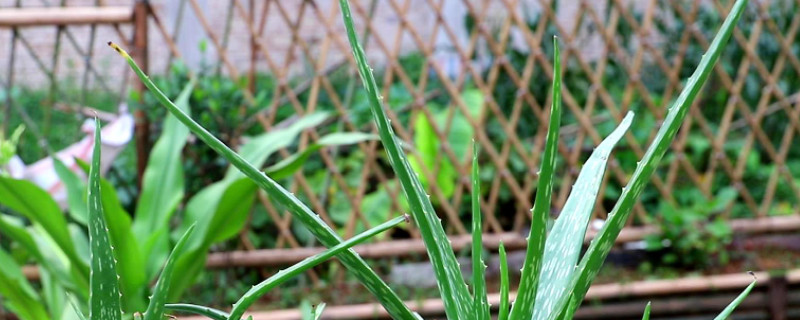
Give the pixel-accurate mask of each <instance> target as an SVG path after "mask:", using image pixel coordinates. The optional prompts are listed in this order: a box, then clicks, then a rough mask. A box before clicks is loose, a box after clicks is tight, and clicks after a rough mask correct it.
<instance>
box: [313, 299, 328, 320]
mask: <svg viewBox="0 0 800 320" xmlns="http://www.w3.org/2000/svg"><path fill="white" fill-rule="evenodd" d="M324 310H325V303H320V304H318V305H317V307H316V308H314V320H319V319H322V311H324Z"/></svg>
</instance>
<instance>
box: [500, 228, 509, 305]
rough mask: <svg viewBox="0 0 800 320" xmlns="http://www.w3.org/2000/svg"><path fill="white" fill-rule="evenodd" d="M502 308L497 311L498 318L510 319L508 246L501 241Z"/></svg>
mask: <svg viewBox="0 0 800 320" xmlns="http://www.w3.org/2000/svg"><path fill="white" fill-rule="evenodd" d="M499 251H500V310H499V311H498V312H497V320H508V287H509V282H508V258H507V257H506V247H505V246H503V243H502V242H501V243H500V250H499Z"/></svg>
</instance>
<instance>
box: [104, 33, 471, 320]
mask: <svg viewBox="0 0 800 320" xmlns="http://www.w3.org/2000/svg"><path fill="white" fill-rule="evenodd" d="M109 45H110V46H111V47H113V48H114V50H116V51H117V52H118V53H119V54H120V55H121V56H122V57H123V58H125V60H126V61H127V62H128V65H130V67H131V68H132V69H133V71H134V73H136V75H137V76H138V77H139V79H140V80H141V81H142V82H143V83H144V85H145V86H147V88H148V89H149V90H150V91H151V92H153V93H154V94H155V96H156V98H157V99H158V101H159V102H161V104H162V105H163V106H164V107H165V108H167V110H169V112H170V113H172V114H173V115H175V116H176V117H177V118H178V120H180V121H181V122H182V123H183V124H184V125H186V126H187V127H189V129H190V130H191V131H192V132H193V133H194V134H195V135H196V136H197V137H198V138H199V139H200V140H202V141H203V142H205V143H206V144H207V145H208V146H209V147H210V148H212V149H213V150H214V151H216V152H217V153H218V154H220V155H221V156H223V157H224V158H225V159H226V160H228V161H229V162H230V163H231V165H233V166H234V167H236V168H237V169H238V170H239V171H241V174H243V175H245V176H247V177H248V178H250V179H252V180H253V181H254V182H255V183H256V184H257V185H258V186H259V187H260V188H262V189H264V191H265V192H266V193H267V194H269V196H270V197H272V198H273V199H274V200H276V201H277V202H278V203H280V204H282V205H283V206H284V207H286V208H287V209H288V210H289V212H291V213H292V214H293V215H294V217H295V218H296V219H297V221H300V222H302V223H303V224H304V225H305V226H306V228H308V229H309V230H310V231H311V233H313V234H314V236H315V237H317V239H319V240H320V243H322V244H323V245H325V246H327V247H333V246H336V245H337V244H339V243H341V242H342V240H341V238H339V236H338V235H337V234H336V232H335V231H334V230H333V229H331V228H330V226H328V225H326V224H325V222H324V221H323V220H322V219H321V218H320V217H319V216H318V215H317V214H315V213H314V212H313V211H311V209H310V208H308V206H306V205H305V204H303V203H302V202H301V201H300V200H299V199H298V198H297V197H295V196H294V195H293V194H291V193H290V192H289V191H288V190H286V189H285V188H283V187H282V186H281V185H279V184H278V183H277V182H275V180H272V179H270V178H269V177H267V176H266V175H265V174H264V173H263V172H261V171H260V170H259V169H258V168H256V167H255V166H253V165H252V164H251V163H249V162H248V161H247V160H245V159H244V158H243V157H242V156H240V155H239V154H237V153H235V152H233V150H231V149H230V148H228V147H227V146H226V145H225V144H224V143H222V141H219V139H217V138H216V137H214V136H213V135H212V134H211V133H209V132H208V130H206V129H205V128H203V127H202V126H201V125H199V124H198V123H197V122H195V121H194V120H192V118H191V117H189V116H188V115H187V114H185V113H184V112H182V111H181V110H180V109H178V108H177V107H176V106H175V104H173V103H172V101H170V100H169V98H167V97H166V96H164V94H163V93H162V92H161V91H160V90H159V89H158V88H157V87H156V86H155V84H153V82H152V81H151V80H150V78H149V77H147V75H145V74H144V72H142V69H141V68H139V66H138V65H136V62H135V61H133V58H131V57H130V55H128V53H127V52H125V50H122V48H120V47H119V46H117V45H116V44H114V43H109ZM233 178H235V177H233ZM226 179H231V178H230V177H226ZM339 260H340V261H341V262H342V263H343V264H344V265H345V267H347V269H348V271H349V272H350V273H351V274H353V275H354V276H355V277H356V278H358V279H359V281H360V282H361V283H362V284H363V285H364V286H365V287H366V288H367V289H368V290H370V291H371V292H372V293H373V294H374V295H375V296H376V297H377V298H378V300H379V301H380V302H381V304H382V305H383V306H384V307H385V308H386V310H387V311H388V312H389V314H390V315H391V316H392V317H394V318H395V319H418V318H419V316H418V315H416V314H414V313H413V312H412V311H411V310H410V309H409V308H408V306H406V305H405V304H404V303H403V301H402V300H400V297H398V296H397V294H396V293H394V292H393V291H392V290H391V289H390V288H389V286H388V285H387V284H386V283H385V282H384V281H383V280H382V279H381V278H380V277H379V276H378V275H377V274H376V273H375V271H374V270H372V269H371V268H370V267H369V266H368V265H367V263H366V262H365V261H364V260H363V259H361V258H360V257H359V256H358V255H357V254H355V252H353V251H345V252H343V253H342V254H341V256H340V257H339ZM196 264H199V263H198V262H196ZM200 267H202V265H200ZM464 287H465V289H464V290H465V291H466V285H464Z"/></svg>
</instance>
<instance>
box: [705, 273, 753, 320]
mask: <svg viewBox="0 0 800 320" xmlns="http://www.w3.org/2000/svg"><path fill="white" fill-rule="evenodd" d="M756 282H757V280H755V279H753V282H751V283H750V285H749V286H747V288H745V289H744V291H742V293H740V294H739V296H738V297H736V299H733V301H732V302H731V303H730V304H729V305H728V306H727V307H725V310H722V312H720V314H719V315H718V316H716V317H715V318H714V320H725V319H728V317H730V316H731V313H733V310H734V309H736V307H738V306H739V304H740V303H742V301H744V299H745V298H747V295H749V294H750V291H752V290H753V287H755V286H756Z"/></svg>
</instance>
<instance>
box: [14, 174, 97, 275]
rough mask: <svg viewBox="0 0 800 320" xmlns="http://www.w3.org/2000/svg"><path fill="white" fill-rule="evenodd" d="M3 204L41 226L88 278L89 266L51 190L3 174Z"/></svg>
mask: <svg viewBox="0 0 800 320" xmlns="http://www.w3.org/2000/svg"><path fill="white" fill-rule="evenodd" d="M0 204H2V205H3V206H6V207H8V208H9V209H11V210H13V211H14V212H16V213H19V214H21V215H22V216H24V217H26V218H28V219H29V220H31V221H32V222H33V223H34V224H37V225H40V226H42V228H43V229H44V230H45V231H46V232H47V234H48V235H49V236H50V237H51V238H53V240H54V241H55V242H56V243H57V244H58V246H59V248H60V249H61V250H62V251H63V252H64V254H65V255H66V256H67V257H68V258H69V260H70V263H72V264H73V265H75V266H76V268H78V269H79V270H80V271H81V273H83V274H85V278H89V268H88V266H87V265H86V263H85V262H84V261H83V260H82V259H81V258H80V257H79V256H78V254H77V252H76V251H75V245H74V244H73V242H72V237H71V236H70V234H69V230H68V229H67V220H66V219H65V218H64V214H63V213H62V212H61V209H59V207H58V204H56V202H55V201H54V200H53V198H52V197H51V196H50V194H48V193H47V192H46V191H44V190H42V189H40V188H39V187H38V186H36V185H35V184H34V183H33V182H30V181H27V180H16V179H12V178H9V177H4V176H0Z"/></svg>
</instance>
